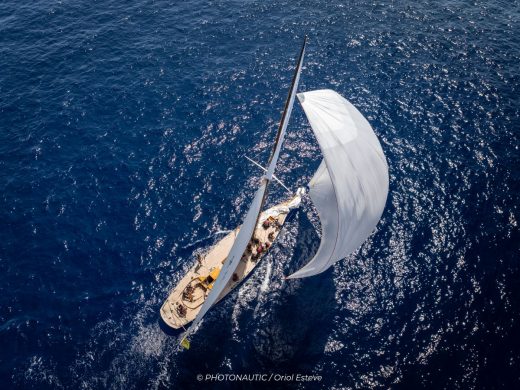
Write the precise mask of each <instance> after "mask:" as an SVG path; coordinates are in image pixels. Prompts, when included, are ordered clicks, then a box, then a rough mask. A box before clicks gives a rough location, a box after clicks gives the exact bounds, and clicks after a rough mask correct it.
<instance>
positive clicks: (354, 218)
mask: <svg viewBox="0 0 520 390" xmlns="http://www.w3.org/2000/svg"><path fill="white" fill-rule="evenodd" d="M298 99H299V100H300V103H301V104H302V107H303V109H304V111H305V114H306V115H307V118H308V120H309V122H310V124H311V127H312V130H313V131H314V134H315V136H316V139H317V140H318V143H319V145H320V148H321V151H322V153H323V161H322V162H321V164H320V166H319V168H318V170H317V171H316V173H315V174H314V176H313V178H312V180H311V182H310V183H309V186H310V191H309V195H310V197H311V199H312V201H313V203H314V205H315V206H316V209H317V210H318V215H319V218H320V221H321V226H322V237H321V243H320V246H319V248H318V251H317V252H316V255H315V256H314V257H313V258H312V260H311V261H309V262H308V263H307V264H306V265H305V266H303V267H302V268H301V269H300V270H298V271H296V272H295V273H293V274H292V275H290V276H289V278H303V277H307V276H312V275H316V274H319V273H321V272H323V271H325V270H326V269H328V268H329V267H330V266H331V265H332V264H334V263H335V262H336V261H338V260H341V259H343V258H345V257H346V256H348V255H349V254H350V253H352V252H353V251H355V250H356V249H358V248H359V247H360V246H361V244H362V243H363V242H364V241H365V240H366V239H367V238H368V236H369V235H370V234H371V233H372V232H373V230H374V229H375V227H376V225H377V223H378V222H379V219H380V218H381V215H382V213H383V209H384V207H385V203H386V198H387V195H388V165H387V163H386V158H385V155H384V154H383V149H382V148H381V144H380V143H379V140H378V139H377V136H376V135H375V134H374V131H373V130H372V127H371V126H370V124H369V123H368V121H367V120H366V119H365V118H364V117H363V115H362V114H361V113H360V112H359V111H358V110H357V109H356V108H355V107H354V106H353V105H352V104H351V103H350V102H348V101H347V100H346V99H344V98H343V97H342V96H341V95H339V94H338V93H336V92H334V91H332V90H327V89H325V90H318V91H310V92H305V93H300V94H298Z"/></svg>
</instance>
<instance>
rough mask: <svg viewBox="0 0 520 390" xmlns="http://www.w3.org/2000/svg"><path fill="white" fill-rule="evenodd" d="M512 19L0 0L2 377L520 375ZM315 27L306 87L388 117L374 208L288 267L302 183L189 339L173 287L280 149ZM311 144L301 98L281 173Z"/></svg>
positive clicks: (519, 14) (427, 9)
mask: <svg viewBox="0 0 520 390" xmlns="http://www.w3.org/2000/svg"><path fill="white" fill-rule="evenodd" d="M519 19H520V7H519V3H518V1H512V2H505V1H498V0H493V1H486V2H484V1H446V0H440V1H429V2H422V3H421V4H418V3H417V2H412V1H410V2H406V1H403V2H391V1H389V2H384V3H383V2H345V3H342V2H336V1H328V2H318V1H310V0H308V1H280V2H267V1H261V0H253V1H210V2H205V1H200V0H195V1H194V0H192V1H187V2H168V1H162V0H159V1H143V0H138V1H129V2H121V1H104V2H98V1H50V0H41V1H34V2H19V1H13V0H4V1H3V2H2V3H1V4H0V185H1V190H2V192H1V197H0V213H1V214H0V380H1V383H2V385H1V387H2V388H6V389H10V388H34V389H46V388H67V389H68V388H70V389H79V388H84V389H105V388H114V389H140V388H151V389H155V388H160V389H164V388H172V389H188V388H194V387H196V386H200V385H199V383H198V382H197V380H196V375H197V374H199V373H202V374H207V373H223V374H225V373H233V374H244V373H281V374H291V373H301V374H305V375H308V374H314V375H321V376H322V378H323V379H322V381H321V382H315V383H311V384H308V385H306V386H305V385H303V384H301V383H296V382H291V383H287V382H285V383H275V384H271V385H270V386H271V387H270V388H276V387H277V386H278V387H283V386H288V387H293V388H304V387H305V388H307V387H308V388H335V389H340V388H356V389H364V388H396V389H417V388H427V389H439V388H445V389H457V388H460V389H495V388H505V389H511V388H514V387H518V386H520V326H519V321H520V315H519V310H520V265H519V258H520V257H519V242H520V234H519V227H518V223H519V219H520V213H519V191H520V173H519V170H518V168H519V138H520V116H519V103H520V98H519V93H520V88H519V83H520V28H519ZM304 34H308V35H309V45H308V51H307V57H306V60H305V67H304V70H303V74H302V81H301V86H300V90H311V89H316V88H332V89H335V90H337V91H338V92H340V93H341V94H342V95H344V96H345V97H346V98H347V99H349V100H350V101H351V102H352V103H353V104H354V105H356V106H357V107H358V108H359V110H360V111H361V112H362V113H363V114H364V115H365V116H366V117H367V118H368V119H369V121H370V122H371V124H372V125H373V127H374V129H375V132H376V133H377V134H378V136H379V137H380V139H381V143H382V146H383V149H384V151H385V154H386V156H387V159H388V163H389V168H390V194H389V197H388V201H387V206H386V210H385V212H384V215H383V218H382V220H381V222H380V224H379V225H378V228H377V231H376V233H375V234H374V235H373V236H371V237H370V239H369V240H368V241H367V242H366V243H365V244H364V245H363V246H362V248H361V249H360V250H359V251H358V252H357V253H355V254H354V255H353V256H351V257H350V258H348V259H346V260H343V261H341V262H339V263H337V264H336V265H335V266H334V267H333V269H331V270H329V271H327V272H325V273H323V274H321V275H319V276H316V277H313V278H307V279H303V280H297V281H283V280H282V276H283V275H284V274H285V275H286V274H288V273H289V272H290V271H294V270H295V269H297V267H298V265H301V264H303V263H304V262H305V261H306V260H307V259H308V258H309V256H310V255H311V254H312V252H313V251H314V250H316V248H317V245H318V243H319V236H318V235H317V233H316V232H315V229H316V228H318V229H319V223H318V222H317V220H316V216H315V215H314V213H313V209H312V206H311V205H310V204H309V203H308V202H305V205H304V207H303V208H302V210H300V211H299V212H297V213H296V214H295V215H294V216H293V217H292V219H291V221H290V222H289V223H288V225H287V227H286V230H285V232H284V234H283V236H282V237H281V238H280V240H279V242H278V244H277V245H276V247H275V248H273V251H272V252H271V253H270V255H269V256H268V257H267V258H265V259H264V260H263V261H262V263H261V265H260V266H259V268H258V270H257V271H256V273H255V274H254V275H253V276H252V277H251V278H250V279H249V280H248V281H247V282H246V283H245V284H244V285H243V286H242V287H241V288H240V289H239V290H238V292H237V293H235V294H234V295H232V296H231V297H230V298H229V299H227V300H226V301H225V302H223V303H221V304H220V305H219V306H217V307H216V308H214V309H212V310H211V312H210V314H209V315H208V316H207V317H206V319H205V321H204V323H203V325H202V326H201V328H200V329H199V331H198V333H197V334H196V335H195V337H193V340H192V347H191V349H190V350H189V351H185V352H182V353H180V352H178V351H177V350H176V339H175V338H172V337H169V336H167V335H165V334H164V333H163V332H162V331H161V330H160V328H159V325H158V322H157V319H158V312H159V308H160V305H161V303H162V301H163V300H164V299H165V297H166V296H167V294H168V292H169V290H170V289H171V288H172V287H173V286H174V285H175V283H176V281H178V280H179V278H180V277H181V276H182V275H183V272H185V271H186V270H187V269H188V268H189V267H190V266H191V265H192V264H193V261H194V260H193V254H194V252H195V251H196V250H198V249H199V248H204V247H208V246H209V245H211V243H212V242H214V241H215V240H216V239H217V238H219V237H221V233H222V232H223V231H226V230H227V229H231V228H234V227H235V226H236V225H237V224H239V223H240V221H241V218H242V217H243V216H244V213H245V211H246V210H247V207H248V203H249V201H250V200H251V198H252V195H253V193H254V190H255V182H256V179H255V177H257V176H258V175H260V174H261V172H259V171H258V170H257V169H256V168H255V167H254V166H252V165H251V164H249V163H247V161H246V160H244V158H243V156H245V155H248V156H251V157H253V158H256V159H258V160H260V161H262V162H265V161H266V160H267V158H268V155H269V149H270V147H271V145H272V140H273V137H274V134H275V132H276V127H277V123H278V120H279V117H280V112H281V110H282V108H283V104H284V99H285V97H286V94H287V89H288V87H289V83H290V79H291V76H292V70H293V66H294V60H295V56H296V54H297V52H298V50H299V47H300V44H301V41H302V37H303V35H304ZM319 160H320V152H319V149H318V145H317V143H316V141H315V139H314V138H313V135H312V133H311V131H310V128H309V125H308V123H307V121H306V119H305V118H304V115H303V112H302V110H301V108H300V107H299V106H297V107H296V109H295V110H294V113H293V117H292V119H291V123H290V125H289V129H288V136H287V141H286V143H285V147H284V150H283V153H282V158H281V163H280V164H279V167H278V171H277V173H278V175H279V176H280V177H281V178H283V180H284V181H285V182H286V183H287V184H289V185H290V186H291V187H293V188H296V187H297V186H299V185H304V184H306V183H307V182H308V180H309V179H310V177H311V176H312V174H313V172H314V170H315V169H316V168H317V166H318V164H319ZM283 196H284V193H283V192H282V190H281V189H280V188H279V187H277V186H273V187H272V191H271V193H270V202H275V201H277V200H280V199H282V198H283ZM214 385H215V383H210V382H206V383H205V384H204V386H206V387H208V388H212V387H213V386H214ZM231 385H237V383H229V382H227V383H223V382H220V383H217V384H216V386H217V387H218V388H229V387H228V386H231ZM242 385H245V386H246V387H247V386H249V387H250V388H256V387H261V386H264V385H265V383H259V382H256V383H242Z"/></svg>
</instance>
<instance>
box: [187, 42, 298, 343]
mask: <svg viewBox="0 0 520 390" xmlns="http://www.w3.org/2000/svg"><path fill="white" fill-rule="evenodd" d="M306 41H307V37H305V40H304V42H303V46H302V49H301V51H300V55H299V57H298V62H297V65H296V69H295V72H294V75H293V79H292V84H291V88H290V90H289V94H288V96H287V100H286V102H285V108H284V112H283V115H282V119H281V120H280V125H279V127H278V132H277V135H276V142H275V144H274V147H273V151H272V153H271V157H270V159H269V166H268V167H267V172H266V175H265V176H264V177H263V178H262V181H261V184H260V187H259V188H258V190H257V191H256V194H255V197H254V199H253V202H252V203H251V206H250V208H249V211H248V212H247V214H246V217H245V219H244V223H243V224H242V226H241V227H240V230H239V233H238V235H237V237H236V239H235V242H234V243H233V246H232V247H231V249H230V251H229V254H228V257H227V259H226V261H225V262H224V265H223V266H222V269H221V270H220V273H219V276H218V278H217V280H215V282H214V284H213V287H212V289H211V291H210V292H209V294H208V296H207V297H206V300H205V301H204V304H203V305H202V307H201V309H200V311H199V313H198V314H197V317H195V319H194V320H193V322H192V323H191V325H190V327H189V328H188V330H187V331H186V333H185V335H186V336H187V335H189V334H190V333H191V332H192V331H193V330H194V329H196V326H197V325H198V324H199V323H200V321H201V320H202V318H203V317H204V315H205V314H206V313H207V311H208V310H209V309H210V308H211V307H212V306H213V305H214V304H215V302H216V301H217V300H218V298H219V296H220V294H221V293H222V291H223V290H224V288H225V287H226V285H227V284H228V282H229V280H230V279H231V277H232V276H233V273H234V272H235V270H236V268H237V267H238V265H239V263H240V259H241V257H242V255H243V254H244V252H245V250H246V247H247V244H248V243H249V241H250V240H251V237H252V236H253V233H254V231H255V228H256V226H257V222H258V216H259V215H260V212H261V211H262V207H263V204H264V201H265V196H266V193H267V186H268V184H269V181H270V180H271V179H272V177H273V174H274V169H275V167H276V163H277V161H278V157H279V155H280V149H281V147H282V143H283V140H284V137H285V131H286V129H287V123H288V122H289V118H290V116H291V111H292V106H293V104H294V99H295V96H296V90H297V89H298V82H299V80H300V73H301V70H302V64H303V56H304V53H305V45H306ZM183 340H184V339H183Z"/></svg>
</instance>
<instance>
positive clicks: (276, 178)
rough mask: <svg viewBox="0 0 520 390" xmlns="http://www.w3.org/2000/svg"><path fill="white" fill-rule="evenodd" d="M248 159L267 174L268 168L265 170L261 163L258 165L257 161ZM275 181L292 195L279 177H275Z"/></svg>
mask: <svg viewBox="0 0 520 390" xmlns="http://www.w3.org/2000/svg"><path fill="white" fill-rule="evenodd" d="M244 157H245V158H246V159H248V160H249V161H250V162H251V163H253V164H255V165H256V166H257V167H258V168H260V169H262V170H263V171H264V172H267V168H264V167H263V166H261V165H260V164H259V163H257V162H256V161H255V160H253V159H252V158H249V157H247V156H244ZM273 179H274V180H275V181H276V182H277V183H278V184H280V185H281V186H282V187H283V188H285V189H286V190H287V192H289V193H290V194H292V191H291V190H290V189H289V188H288V187H287V186H286V185H285V184H283V183H282V181H281V180H280V179H278V177H277V176H275V175H273Z"/></svg>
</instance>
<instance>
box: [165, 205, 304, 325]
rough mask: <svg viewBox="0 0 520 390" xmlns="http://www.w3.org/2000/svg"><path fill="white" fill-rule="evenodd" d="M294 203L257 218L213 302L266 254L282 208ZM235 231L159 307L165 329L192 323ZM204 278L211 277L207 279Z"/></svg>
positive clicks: (282, 217) (279, 224)
mask: <svg viewBox="0 0 520 390" xmlns="http://www.w3.org/2000/svg"><path fill="white" fill-rule="evenodd" d="M294 199H295V198H293V199H291V200H289V201H287V202H283V203H280V204H278V205H276V206H274V207H272V208H270V209H268V210H266V211H264V212H263V213H262V214H260V218H259V222H258V225H257V227H256V230H255V233H254V236H253V240H252V242H250V247H248V249H247V250H246V252H245V253H244V255H243V256H242V259H241V260H240V263H239V265H238V267H237V269H236V270H235V273H234V275H233V278H232V279H231V280H230V281H229V283H228V284H227V285H226V287H225V288H224V290H223V291H222V293H221V294H220V296H219V298H218V300H217V302H218V301H220V300H221V299H222V298H224V297H225V296H226V295H227V294H229V293H230V292H231V290H233V289H234V288H235V287H236V286H238V285H239V284H240V282H242V281H243V280H244V279H245V278H246V277H247V276H248V275H249V274H250V273H251V271H252V270H253V269H254V268H255V267H256V266H257V264H258V263H259V262H260V260H261V259H262V258H263V257H264V255H265V254H266V253H267V252H268V250H269V249H270V247H271V245H272V244H273V243H274V241H275V240H276V238H277V237H278V234H279V233H280V230H281V229H282V226H283V224H284V223H285V219H286V218H287V215H288V213H289V209H288V208H287V207H283V206H287V204H289V203H290V202H291V201H294ZM280 210H283V211H280ZM265 221H268V222H269V223H268V225H269V226H268V227H267V226H264V222H265ZM239 229H240V227H238V228H236V229H235V230H233V231H232V232H231V233H229V234H228V235H226V236H225V237H224V238H223V239H222V240H220V241H219V242H217V243H216V244H215V245H214V246H213V247H212V248H211V249H210V250H209V251H208V252H207V253H206V254H204V255H202V256H201V257H200V258H199V259H198V260H197V262H196V263H195V265H194V266H193V267H192V268H191V269H190V270H189V271H188V272H187V273H186V275H185V276H184V277H183V278H182V279H181V280H180V281H179V283H178V284H177V286H176V287H175V288H174V289H173V291H172V292H171V294H170V295H169V296H168V298H167V299H166V301H165V302H164V304H163V306H162V307H161V317H162V319H163V321H164V322H165V323H166V325H168V326H169V327H171V328H173V329H179V328H181V327H184V326H185V325H186V324H188V323H190V322H191V321H193V320H194V319H195V317H196V316H197V313H198V312H199V310H200V308H201V306H202V304H203V303H204V301H205V299H206V297H207V295H208V294H209V291H210V289H211V287H212V279H216V278H217V277H218V273H219V272H220V269H221V267H222V264H223V263H224V262H225V261H226V258H227V255H228V254H229V251H230V250H231V247H232V246H233V243H234V242H235V238H236V236H237V234H238V232H239ZM253 241H255V242H253ZM260 245H262V246H263V250H262V249H260V251H259V250H258V248H259V246H260ZM266 246H268V247H267V248H266ZM259 252H260V253H259ZM208 276H211V277H210V278H209V279H207V277H208Z"/></svg>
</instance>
